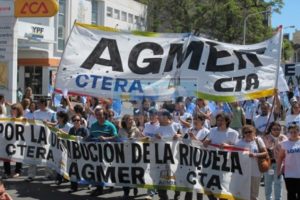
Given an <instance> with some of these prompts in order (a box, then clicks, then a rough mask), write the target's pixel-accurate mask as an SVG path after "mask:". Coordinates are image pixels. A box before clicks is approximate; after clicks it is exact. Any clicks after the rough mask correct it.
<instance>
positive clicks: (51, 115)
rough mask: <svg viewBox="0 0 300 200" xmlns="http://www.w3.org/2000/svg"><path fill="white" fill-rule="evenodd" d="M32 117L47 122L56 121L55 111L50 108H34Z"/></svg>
mask: <svg viewBox="0 0 300 200" xmlns="http://www.w3.org/2000/svg"><path fill="white" fill-rule="evenodd" d="M33 117H34V119H35V120H42V121H48V122H54V121H56V116H55V112H54V111H53V110H51V109H49V108H48V109H46V110H45V111H41V110H36V111H34V113H33Z"/></svg>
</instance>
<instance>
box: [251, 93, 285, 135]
mask: <svg viewBox="0 0 300 200" xmlns="http://www.w3.org/2000/svg"><path fill="white" fill-rule="evenodd" d="M273 98H274V102H272V103H274V105H273V106H272V104H271V103H270V102H268V101H272V99H273ZM273 98H260V103H259V104H258V110H259V109H260V112H259V111H258V113H259V114H258V115H257V116H256V117H255V118H254V120H253V121H254V126H255V128H256V133H257V134H258V135H260V136H262V135H264V134H265V132H266V131H267V128H268V126H269V124H270V123H271V122H273V121H275V120H276V116H277V115H278V114H279V113H280V110H281V103H280V100H279V97H278V94H277V91H275V94H274V97H273Z"/></svg>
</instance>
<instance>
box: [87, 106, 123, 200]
mask: <svg viewBox="0 0 300 200" xmlns="http://www.w3.org/2000/svg"><path fill="white" fill-rule="evenodd" d="M94 114H95V117H96V119H97V121H96V122H95V123H93V124H92V126H91V128H90V135H89V138H90V139H92V140H95V139H96V140H100V141H101V142H106V141H111V140H114V139H116V138H117V137H118V133H117V129H116V127H115V126H114V125H113V124H112V123H111V122H109V121H108V120H107V112H106V111H105V110H104V109H103V108H101V107H96V109H95V110H94ZM101 194H103V186H102V185H101V186H99V185H97V188H96V189H95V190H94V191H93V192H92V193H91V195H92V196H98V195H101Z"/></svg>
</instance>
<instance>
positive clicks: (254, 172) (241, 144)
mask: <svg viewBox="0 0 300 200" xmlns="http://www.w3.org/2000/svg"><path fill="white" fill-rule="evenodd" d="M257 141H258V143H259V145H260V148H266V146H265V143H264V142H263V140H262V139H261V138H260V137H257ZM236 146H237V147H242V148H247V149H249V151H250V152H251V153H259V151H258V147H257V144H256V141H255V140H253V141H251V142H246V141H245V140H244V139H241V140H239V141H238V142H237V143H236ZM250 159H251V176H254V177H260V176H261V173H260V171H259V169H258V164H257V158H250Z"/></svg>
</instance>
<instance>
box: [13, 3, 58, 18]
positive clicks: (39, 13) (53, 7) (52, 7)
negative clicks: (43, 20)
mask: <svg viewBox="0 0 300 200" xmlns="http://www.w3.org/2000/svg"><path fill="white" fill-rule="evenodd" d="M57 12H58V3H57V1H56V0H16V1H15V17H51V16H54V15H55V14H56V13H57Z"/></svg>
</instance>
